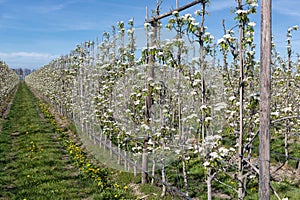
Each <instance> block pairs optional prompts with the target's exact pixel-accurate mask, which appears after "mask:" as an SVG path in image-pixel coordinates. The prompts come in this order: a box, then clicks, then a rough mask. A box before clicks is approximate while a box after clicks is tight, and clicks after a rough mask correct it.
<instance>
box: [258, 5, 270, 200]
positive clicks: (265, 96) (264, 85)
mask: <svg viewBox="0 0 300 200" xmlns="http://www.w3.org/2000/svg"><path fill="white" fill-rule="evenodd" d="M271 13H272V10H271V0H264V1H261V44H260V125H259V129H260V134H259V199H260V200H268V199H270V102H271V38H272V37H271V36H272V28H271V24H272V16H271Z"/></svg>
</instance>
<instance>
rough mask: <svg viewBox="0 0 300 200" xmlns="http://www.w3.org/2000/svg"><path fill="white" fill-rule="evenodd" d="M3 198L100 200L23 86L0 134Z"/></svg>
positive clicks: (0, 167) (0, 177)
mask: <svg viewBox="0 0 300 200" xmlns="http://www.w3.org/2000/svg"><path fill="white" fill-rule="evenodd" d="M0 144H1V145H0V199H100V197H99V196H97V195H100V191H99V188H98V187H97V185H96V184H95V183H94V182H93V181H91V180H89V179H87V178H84V176H82V175H81V173H80V172H79V169H77V168H76V167H74V165H73V164H72V161H71V159H70V158H69V156H68V154H67V153H66V151H65V150H64V149H63V148H62V145H61V144H60V141H59V139H58V136H57V135H56V134H55V130H54V127H53V126H52V125H51V124H50V122H49V121H48V120H46V119H44V117H43V115H42V114H41V112H40V110H39V108H38V100H37V99H36V97H35V96H34V95H33V94H32V93H31V91H30V90H29V89H28V87H27V86H26V85H25V84H24V83H20V86H19V89H18V91H17V93H16V96H15V98H14V101H13V104H12V106H11V110H10V112H9V114H8V116H7V118H6V120H5V121H4V122H3V127H2V131H1V133H0Z"/></svg>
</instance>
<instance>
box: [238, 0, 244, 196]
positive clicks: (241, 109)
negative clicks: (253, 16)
mask: <svg viewBox="0 0 300 200" xmlns="http://www.w3.org/2000/svg"><path fill="white" fill-rule="evenodd" d="M238 9H241V10H242V9H243V5H242V0H238ZM243 40H244V24H243V22H242V20H240V21H239V59H240V60H239V61H240V62H239V65H240V77H239V95H240V96H239V101H240V105H239V115H240V121H239V140H238V141H239V147H238V155H239V160H238V199H239V200H241V199H244V191H245V190H244V184H243V179H244V178H243V176H244V174H243V171H244V169H243V168H244V166H243V159H244V151H243V148H244V142H243V137H244V46H243Z"/></svg>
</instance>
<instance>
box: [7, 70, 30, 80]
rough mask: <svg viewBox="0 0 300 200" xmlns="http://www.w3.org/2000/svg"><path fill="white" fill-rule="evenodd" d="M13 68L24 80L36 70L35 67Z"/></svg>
mask: <svg viewBox="0 0 300 200" xmlns="http://www.w3.org/2000/svg"><path fill="white" fill-rule="evenodd" d="M12 70H14V71H15V72H16V74H17V75H18V76H19V77H20V79H21V80H23V79H24V78H25V76H27V75H29V74H31V73H32V72H34V71H35V69H28V68H16V69H12Z"/></svg>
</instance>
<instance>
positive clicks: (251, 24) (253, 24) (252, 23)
mask: <svg viewBox="0 0 300 200" xmlns="http://www.w3.org/2000/svg"><path fill="white" fill-rule="evenodd" d="M248 25H249V26H252V27H254V26H255V25H256V23H255V22H249V23H248Z"/></svg>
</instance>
